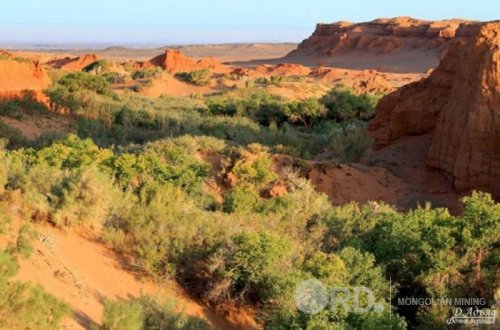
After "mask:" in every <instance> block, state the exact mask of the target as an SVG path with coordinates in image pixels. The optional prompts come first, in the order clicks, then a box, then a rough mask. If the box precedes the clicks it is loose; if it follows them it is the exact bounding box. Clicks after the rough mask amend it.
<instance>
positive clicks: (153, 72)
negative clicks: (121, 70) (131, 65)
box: [132, 67, 163, 80]
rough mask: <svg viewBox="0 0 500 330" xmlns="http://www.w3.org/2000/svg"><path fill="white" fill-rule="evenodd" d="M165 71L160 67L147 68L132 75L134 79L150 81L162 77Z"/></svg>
mask: <svg viewBox="0 0 500 330" xmlns="http://www.w3.org/2000/svg"><path fill="white" fill-rule="evenodd" d="M162 72H163V70H162V69H161V68H159V67H153V68H147V69H143V70H137V71H134V72H133V73H132V79H134V80H136V79H148V78H156V77H159V76H160V75H161V73H162Z"/></svg>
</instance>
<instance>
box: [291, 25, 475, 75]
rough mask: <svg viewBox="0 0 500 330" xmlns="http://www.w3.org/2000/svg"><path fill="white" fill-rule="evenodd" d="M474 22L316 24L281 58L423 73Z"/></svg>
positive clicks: (465, 36) (471, 28) (471, 29)
mask: <svg viewBox="0 0 500 330" xmlns="http://www.w3.org/2000/svg"><path fill="white" fill-rule="evenodd" d="M477 24H478V22H472V21H464V20H444V21H423V20H417V19H413V18H409V17H396V18H392V19H377V20H374V21H371V22H365V23H350V22H337V23H333V24H318V25H317V26H316V30H315V31H314V33H313V34H312V35H311V36H310V37H309V38H307V39H305V40H304V41H302V43H300V44H299V46H298V47H297V49H296V50H294V51H292V52H290V53H289V54H288V55H287V57H286V61H288V62H292V63H302V64H307V65H326V66H334V67H343V68H351V69H377V70H379V71H380V70H382V71H394V72H425V71H426V70H427V69H429V68H434V67H436V66H437V64H438V62H439V59H440V58H441V56H442V53H443V51H444V50H445V49H446V48H447V47H448V45H449V44H450V43H451V42H453V41H454V40H466V39H469V38H471V36H472V35H473V34H474V31H475V28H474V26H475V25H477Z"/></svg>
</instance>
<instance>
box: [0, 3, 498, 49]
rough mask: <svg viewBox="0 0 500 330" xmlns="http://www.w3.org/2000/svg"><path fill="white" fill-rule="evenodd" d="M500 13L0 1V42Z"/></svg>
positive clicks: (381, 6) (279, 34)
mask: <svg viewBox="0 0 500 330" xmlns="http://www.w3.org/2000/svg"><path fill="white" fill-rule="evenodd" d="M395 16H412V17H415V18H420V19H428V20H437V19H445V18H465V19H472V20H497V19H500V0H377V1H373V0H0V44H6V43H28V44H64V43H72V44H80V43H81V44H86V43H95V44H100V43H102V44H108V45H133V44H137V45H145V44H151V45H175V44H201V43H230V42H299V41H301V40H302V39H304V38H306V37H307V36H309V35H310V34H311V33H312V31H313V30H314V28H315V25H316V23H319V22H322V23H331V22H335V21H340V20H347V21H352V22H362V21H369V20H373V19H375V18H379V17H395Z"/></svg>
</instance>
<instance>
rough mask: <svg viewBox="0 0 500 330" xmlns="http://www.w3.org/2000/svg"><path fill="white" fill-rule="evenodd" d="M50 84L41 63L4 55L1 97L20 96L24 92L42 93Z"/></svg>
mask: <svg viewBox="0 0 500 330" xmlns="http://www.w3.org/2000/svg"><path fill="white" fill-rule="evenodd" d="M49 84H50V79H49V78H48V77H47V75H46V73H45V70H44V69H43V68H42V66H41V65H40V63H39V62H36V61H31V60H29V59H25V58H20V57H14V56H11V55H8V54H7V53H3V56H2V57H1V58H0V97H1V98H12V97H16V96H19V95H20V94H21V92H22V91H24V90H32V91H41V90H42V89H44V88H46V87H47V86H48V85H49Z"/></svg>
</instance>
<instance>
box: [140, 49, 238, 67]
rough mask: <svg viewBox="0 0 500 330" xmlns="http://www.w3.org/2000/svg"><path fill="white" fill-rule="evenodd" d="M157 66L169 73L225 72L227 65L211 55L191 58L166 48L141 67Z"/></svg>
mask: <svg viewBox="0 0 500 330" xmlns="http://www.w3.org/2000/svg"><path fill="white" fill-rule="evenodd" d="M151 66H159V67H161V68H163V69H164V70H167V71H169V72H171V73H176V72H191V71H195V70H201V69H210V70H212V72H214V73H227V72H229V71H230V69H229V68H228V67H226V66H225V65H223V64H221V63H220V62H219V61H217V60H216V59H215V58H213V57H207V58H204V59H201V60H198V61H196V60H193V59H192V58H189V57H187V56H186V55H184V54H183V53H181V52H180V51H178V50H172V49H167V50H166V51H165V53H164V54H161V55H158V56H156V57H154V58H152V59H151V60H149V61H146V62H144V63H143V65H142V67H151Z"/></svg>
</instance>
